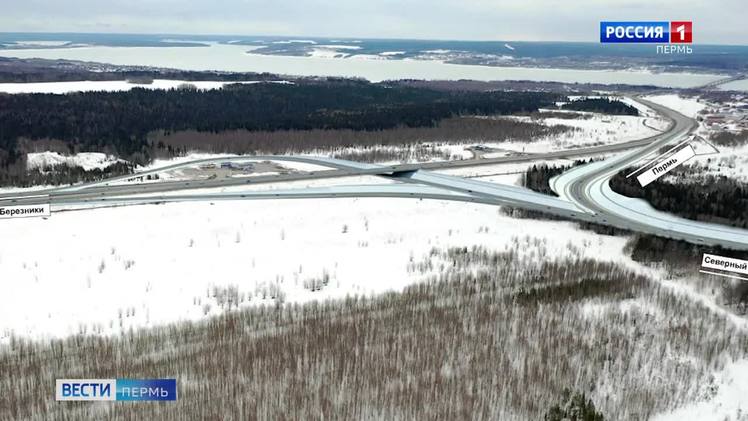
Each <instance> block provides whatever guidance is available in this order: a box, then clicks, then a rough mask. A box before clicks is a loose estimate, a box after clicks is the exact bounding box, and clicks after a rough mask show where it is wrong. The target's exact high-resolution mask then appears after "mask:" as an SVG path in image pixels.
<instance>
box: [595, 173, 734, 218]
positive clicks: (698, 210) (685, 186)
mask: <svg viewBox="0 0 748 421" xmlns="http://www.w3.org/2000/svg"><path fill="white" fill-rule="evenodd" d="M685 171H688V170H683V169H679V170H676V172H675V175H676V177H678V175H680V176H682V175H683V174H684V173H685ZM629 172H630V170H626V171H622V172H620V173H618V174H616V175H615V176H614V177H613V178H612V179H611V180H610V187H611V189H613V191H615V192H616V193H619V194H622V195H624V196H628V197H636V198H640V199H644V200H646V201H647V202H649V203H650V204H651V205H652V206H654V207H655V208H656V209H659V210H661V211H664V212H669V213H673V214H675V215H678V216H681V217H683V218H687V219H693V220H697V221H704V222H714V223H717V224H723V225H730V226H733V227H739V228H748V183H743V182H740V181H738V180H735V179H732V178H729V177H725V176H723V175H720V176H715V175H705V176H700V177H693V178H692V179H691V180H690V181H689V182H688V183H682V182H674V183H671V182H668V181H664V180H662V179H660V180H656V181H655V182H653V183H651V184H649V185H648V186H647V187H642V186H641V185H639V182H638V181H637V180H636V178H634V177H631V178H626V174H628V173H629Z"/></svg>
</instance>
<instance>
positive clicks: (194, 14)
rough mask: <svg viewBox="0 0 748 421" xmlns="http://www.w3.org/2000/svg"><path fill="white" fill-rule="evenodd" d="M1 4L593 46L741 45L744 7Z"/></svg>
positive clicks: (250, 25) (15, 17)
mask: <svg viewBox="0 0 748 421" xmlns="http://www.w3.org/2000/svg"><path fill="white" fill-rule="evenodd" d="M0 1H1V2H0V6H1V8H2V10H3V12H2V13H1V14H0V28H1V29H0V30H2V31H3V32H111V33H159V34H225V35H281V36H310V37H311V36H321V37H328V36H329V37H361V38H414V39H450V40H506V41H589V42H597V41H598V39H599V35H598V27H599V22H600V21H601V20H691V21H693V22H694V42H695V43H708V44H740V45H746V44H748V27H747V26H746V23H745V18H746V13H745V10H746V5H745V1H746V0H647V1H645V0H269V1H268V0H189V1H186V0H65V1H60V0H23V1H16V0H0ZM3 3H6V4H3Z"/></svg>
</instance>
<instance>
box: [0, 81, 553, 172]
mask: <svg viewBox="0 0 748 421" xmlns="http://www.w3.org/2000/svg"><path fill="white" fill-rule="evenodd" d="M562 98H563V97H561V96H560V95H558V94H552V93H543V92H498V91H497V92H446V91H436V90H432V89H424V88H411V87H406V86H395V85H387V84H374V83H369V82H366V81H360V80H351V79H334V80H305V81H300V82H298V83H295V84H287V83H257V84H250V85H242V84H234V85H229V86H227V87H225V88H224V89H220V90H210V91H199V90H195V89H173V90H168V91H158V90H148V89H140V88H136V89H133V90H131V91H127V92H83V93H71V94H66V95H52V94H31V95H2V94H0V172H2V171H5V172H8V168H9V166H11V165H13V164H14V163H16V162H17V161H18V160H19V158H20V157H21V156H22V155H23V154H24V153H25V152H26V151H25V150H24V149H23V148H22V147H20V145H21V144H23V143H25V142H27V141H28V140H31V141H33V140H49V139H54V140H59V141H61V142H63V143H64V144H65V145H67V147H68V149H69V151H71V152H74V151H101V152H106V153H110V154H113V155H115V156H118V157H121V158H124V159H127V160H129V161H131V162H133V163H135V164H145V163H148V162H150V160H151V159H152V157H153V149H152V145H150V143H149V141H148V136H149V133H152V132H154V131H163V132H165V133H172V132H177V131H183V130H194V131H197V132H203V133H218V132H223V131H231V130H246V131H250V132H254V131H268V132H272V131H278V130H315V129H316V130H334V129H348V130H353V131H373V132H376V131H381V130H386V129H393V128H397V127H434V126H436V125H438V123H439V122H440V121H442V120H444V119H446V118H449V117H453V116H457V115H489V114H510V113H518V112H533V111H537V109H538V108H540V107H547V106H550V105H552V104H553V103H554V102H555V101H557V100H559V99H562ZM300 142H302V144H301V145H299V147H300V148H303V142H304V140H303V139H301V140H300Z"/></svg>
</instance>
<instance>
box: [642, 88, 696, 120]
mask: <svg viewBox="0 0 748 421" xmlns="http://www.w3.org/2000/svg"><path fill="white" fill-rule="evenodd" d="M644 99H647V100H649V101H652V102H654V103H657V104H660V105H664V106H666V107H668V108H670V109H673V110H675V111H678V112H679V113H681V114H683V115H685V116H688V117H692V118H696V115H697V114H698V113H699V111H701V110H703V109H704V108H706V104H704V103H703V102H699V101H698V100H697V99H696V98H692V97H683V96H680V95H677V94H668V95H651V96H646V97H644Z"/></svg>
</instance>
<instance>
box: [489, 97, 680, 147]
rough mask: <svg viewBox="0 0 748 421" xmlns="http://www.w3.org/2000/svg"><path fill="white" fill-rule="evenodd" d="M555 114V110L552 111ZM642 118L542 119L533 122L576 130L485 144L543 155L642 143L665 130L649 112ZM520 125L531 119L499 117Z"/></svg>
mask: <svg viewBox="0 0 748 421" xmlns="http://www.w3.org/2000/svg"><path fill="white" fill-rule="evenodd" d="M553 111H554V112H558V110H553ZM644 112H645V114H643V115H642V116H638V117H637V116H620V115H605V114H596V113H578V114H581V115H584V116H588V117H589V118H579V119H565V118H542V119H536V120H532V121H536V122H539V123H542V124H545V125H548V126H558V125H564V126H569V127H573V128H575V129H576V130H573V131H570V132H566V133H563V134H561V135H557V136H548V137H546V138H543V139H539V140H537V141H534V142H501V143H484V145H486V146H489V147H497V148H501V149H506V150H511V151H516V152H528V153H543V152H551V151H557V150H563V149H569V148H578V147H584V146H595V145H606V144H612V143H620V142H625V141H629V140H635V139H641V138H645V137H648V136H654V135H656V134H657V133H659V132H660V131H662V130H664V129H666V128H667V123H666V122H665V121H664V120H662V119H660V118H658V117H655V116H652V115H651V114H650V112H651V110H648V109H647V111H644ZM502 118H512V119H517V120H522V121H531V117H502ZM494 156H502V155H501V154H500V153H497V154H491V153H488V154H485V157H486V158H491V157H494Z"/></svg>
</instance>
